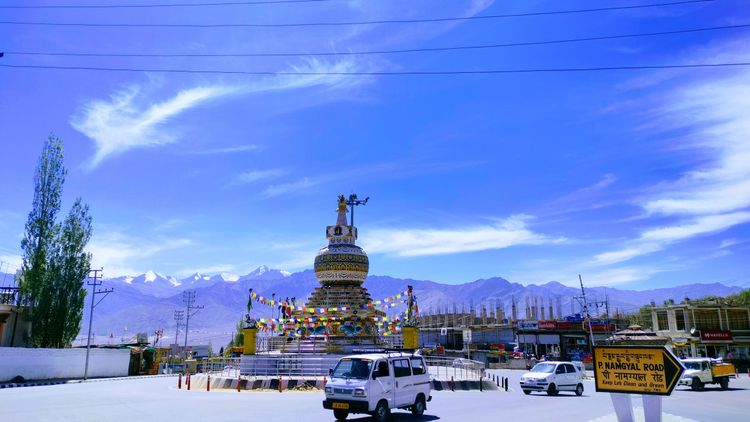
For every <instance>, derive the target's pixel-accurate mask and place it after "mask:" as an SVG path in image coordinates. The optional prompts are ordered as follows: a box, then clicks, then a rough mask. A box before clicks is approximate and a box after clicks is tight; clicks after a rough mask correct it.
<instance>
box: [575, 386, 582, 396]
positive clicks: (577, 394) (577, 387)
mask: <svg viewBox="0 0 750 422" xmlns="http://www.w3.org/2000/svg"><path fill="white" fill-rule="evenodd" d="M582 395H583V384H578V385H576V396H579V397H580V396H582Z"/></svg>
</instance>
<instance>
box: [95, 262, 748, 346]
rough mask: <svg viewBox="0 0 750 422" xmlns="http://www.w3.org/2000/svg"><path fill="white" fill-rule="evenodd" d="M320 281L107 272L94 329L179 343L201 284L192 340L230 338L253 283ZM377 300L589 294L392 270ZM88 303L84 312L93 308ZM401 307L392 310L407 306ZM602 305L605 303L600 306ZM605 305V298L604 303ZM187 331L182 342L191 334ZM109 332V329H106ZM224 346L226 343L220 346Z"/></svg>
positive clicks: (424, 306) (705, 290)
mask: <svg viewBox="0 0 750 422" xmlns="http://www.w3.org/2000/svg"><path fill="white" fill-rule="evenodd" d="M318 285H319V283H318V281H317V279H316V278H315V273H314V272H313V271H312V270H305V271H301V272H297V273H289V272H286V271H280V270H276V269H271V268H268V267H266V266H261V267H259V268H257V269H256V270H254V271H252V272H250V273H249V274H246V275H243V276H236V275H231V274H217V275H203V274H193V275H192V276H189V277H186V278H182V279H177V278H175V277H171V276H166V275H162V274H159V273H158V272H154V271H148V272H146V273H145V274H141V275H139V276H137V277H117V278H111V279H105V280H104V284H103V286H102V287H104V288H113V289H114V292H113V293H112V294H110V295H108V296H107V297H106V298H105V299H104V300H103V301H102V303H101V304H100V305H99V306H97V307H96V309H95V319H94V325H93V331H94V333H95V334H96V338H97V341H101V340H100V339H102V338H107V337H111V338H113V339H118V340H119V339H127V338H131V337H132V336H134V335H135V334H136V333H138V332H145V333H147V334H149V335H151V334H153V332H154V331H155V330H157V329H163V330H164V338H165V340H164V341H165V342H167V343H172V342H173V338H174V337H172V336H173V335H174V333H175V328H176V325H175V321H174V311H175V310H185V305H184V302H183V292H185V291H187V290H192V291H194V292H195V305H198V306H203V308H202V309H200V310H197V312H196V311H195V310H194V311H193V312H196V313H195V315H193V316H192V317H191V319H190V334H189V335H190V339H191V341H190V342H191V343H199V342H202V343H205V342H207V341H208V340H212V341H213V344H217V345H219V344H222V345H223V344H226V343H227V342H228V341H229V339H230V338H231V335H232V332H233V331H234V327H235V326H236V324H237V322H238V321H239V320H240V319H241V318H242V316H243V315H244V314H245V312H246V305H247V298H248V289H250V288H253V291H254V292H257V293H258V294H259V295H263V296H266V297H271V295H272V293H276V298H277V299H285V298H287V297H288V298H292V297H295V298H297V301H298V302H302V303H304V300H305V299H306V298H307V296H308V295H309V294H310V293H311V292H312V291H313V290H314V289H315V287H317V286H318ZM364 285H365V287H367V289H368V290H369V292H370V294H371V296H372V299H373V300H381V299H384V298H386V297H389V296H392V295H395V294H397V293H399V292H403V291H404V290H406V286H407V285H411V286H413V287H414V294H415V296H416V297H417V299H418V302H419V308H420V311H421V312H422V313H423V314H424V313H435V312H439V311H445V310H452V309H453V306H454V305H455V306H456V308H457V309H458V310H459V311H461V309H466V310H467V311H468V309H470V308H474V309H475V310H477V312H478V309H479V308H480V307H481V306H485V307H486V308H487V310H488V312H490V309H492V308H495V307H498V308H502V309H503V311H504V312H505V313H506V315H508V316H510V314H511V307H512V304H513V302H514V301H515V303H516V306H517V310H518V311H517V312H518V317H519V318H523V317H524V316H525V308H526V300H527V299H528V300H529V301H531V302H532V303H533V301H534V300H537V301H538V303H539V306H544V308H545V309H546V310H547V317H548V316H549V313H548V309H549V306H550V305H552V307H553V311H554V313H555V317H558V316H560V315H570V314H573V313H578V312H580V305H579V302H578V300H577V299H576V296H580V295H581V291H580V289H578V288H573V287H569V286H565V285H563V284H561V283H558V282H555V281H551V282H548V283H545V284H540V285H536V284H530V285H522V284H519V283H512V282H509V281H508V280H506V279H504V278H501V277H493V278H489V279H481V280H476V281H472V282H469V283H464V284H441V283H436V282H433V281H428V280H412V279H399V278H394V277H388V276H370V277H368V278H367V280H366V281H365V284H364ZM740 290H741V288H739V287H735V286H726V285H724V284H721V283H712V284H687V285H682V286H676V287H669V288H660V289H650V290H642V291H637V290H622V289H616V288H605V287H591V288H586V295H587V299H588V300H589V301H590V302H604V301H605V300H606V301H608V305H609V310H610V312H611V313H614V312H616V311H617V312H621V313H627V312H634V311H637V310H638V308H639V307H641V306H643V305H646V304H649V303H650V302H652V301H653V302H655V303H663V302H664V301H665V300H668V299H673V300H675V301H676V302H679V301H681V300H683V299H684V298H690V299H697V298H700V297H703V296H706V295H718V296H725V295H729V294H734V293H737V292H739V291H740ZM88 306H89V303H88V302H87V304H86V309H85V310H84V312H85V313H84V315H88ZM402 310H403V309H401V308H398V307H397V308H394V309H392V310H391V313H397V312H400V311H402ZM592 310H593V312H594V313H596V311H597V309H594V308H592ZM598 311H599V312H600V313H603V312H604V306H603V303H602V304H601V306H600V307H599V308H598ZM270 315H271V308H270V307H269V306H266V305H262V304H260V303H257V302H256V303H255V304H254V307H253V316H254V317H256V318H268V317H270ZM86 323H87V318H84V321H83V324H84V326H83V327H82V330H81V336H82V337H85V333H86V330H87V329H88V327H87V326H86ZM183 333H184V331H182V332H181V334H180V339H179V342H180V343H182V342H183V335H184V334H183ZM105 336H106V337H105ZM162 344H164V343H162ZM217 347H218V346H217Z"/></svg>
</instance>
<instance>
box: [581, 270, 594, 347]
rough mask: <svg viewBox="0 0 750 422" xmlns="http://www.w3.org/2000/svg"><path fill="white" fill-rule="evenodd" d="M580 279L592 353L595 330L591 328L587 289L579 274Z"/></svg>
mask: <svg viewBox="0 0 750 422" xmlns="http://www.w3.org/2000/svg"><path fill="white" fill-rule="evenodd" d="M578 281H579V282H580V283H581V298H582V299H583V315H584V318H586V320H587V321H588V323H589V340H590V342H591V344H590V345H589V346H590V347H589V348H590V350H591V353H592V354H593V353H594V330H592V329H591V315H589V304H588V302H587V301H586V290H584V289H583V279H582V278H581V275H580V274H578Z"/></svg>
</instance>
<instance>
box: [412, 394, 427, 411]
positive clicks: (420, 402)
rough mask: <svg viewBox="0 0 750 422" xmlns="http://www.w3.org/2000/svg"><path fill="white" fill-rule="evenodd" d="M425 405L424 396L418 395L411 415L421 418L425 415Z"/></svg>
mask: <svg viewBox="0 0 750 422" xmlns="http://www.w3.org/2000/svg"><path fill="white" fill-rule="evenodd" d="M424 409H425V404H424V396H423V395H421V394H420V395H418V396H417V401H415V402H414V406H412V407H411V414H412V416H415V417H420V416H422V415H423V414H424Z"/></svg>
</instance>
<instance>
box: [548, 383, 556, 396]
mask: <svg viewBox="0 0 750 422" xmlns="http://www.w3.org/2000/svg"><path fill="white" fill-rule="evenodd" d="M557 393H558V391H557V386H556V385H555V384H550V385H549V388H548V389H547V395H548V396H556V395H557Z"/></svg>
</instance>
